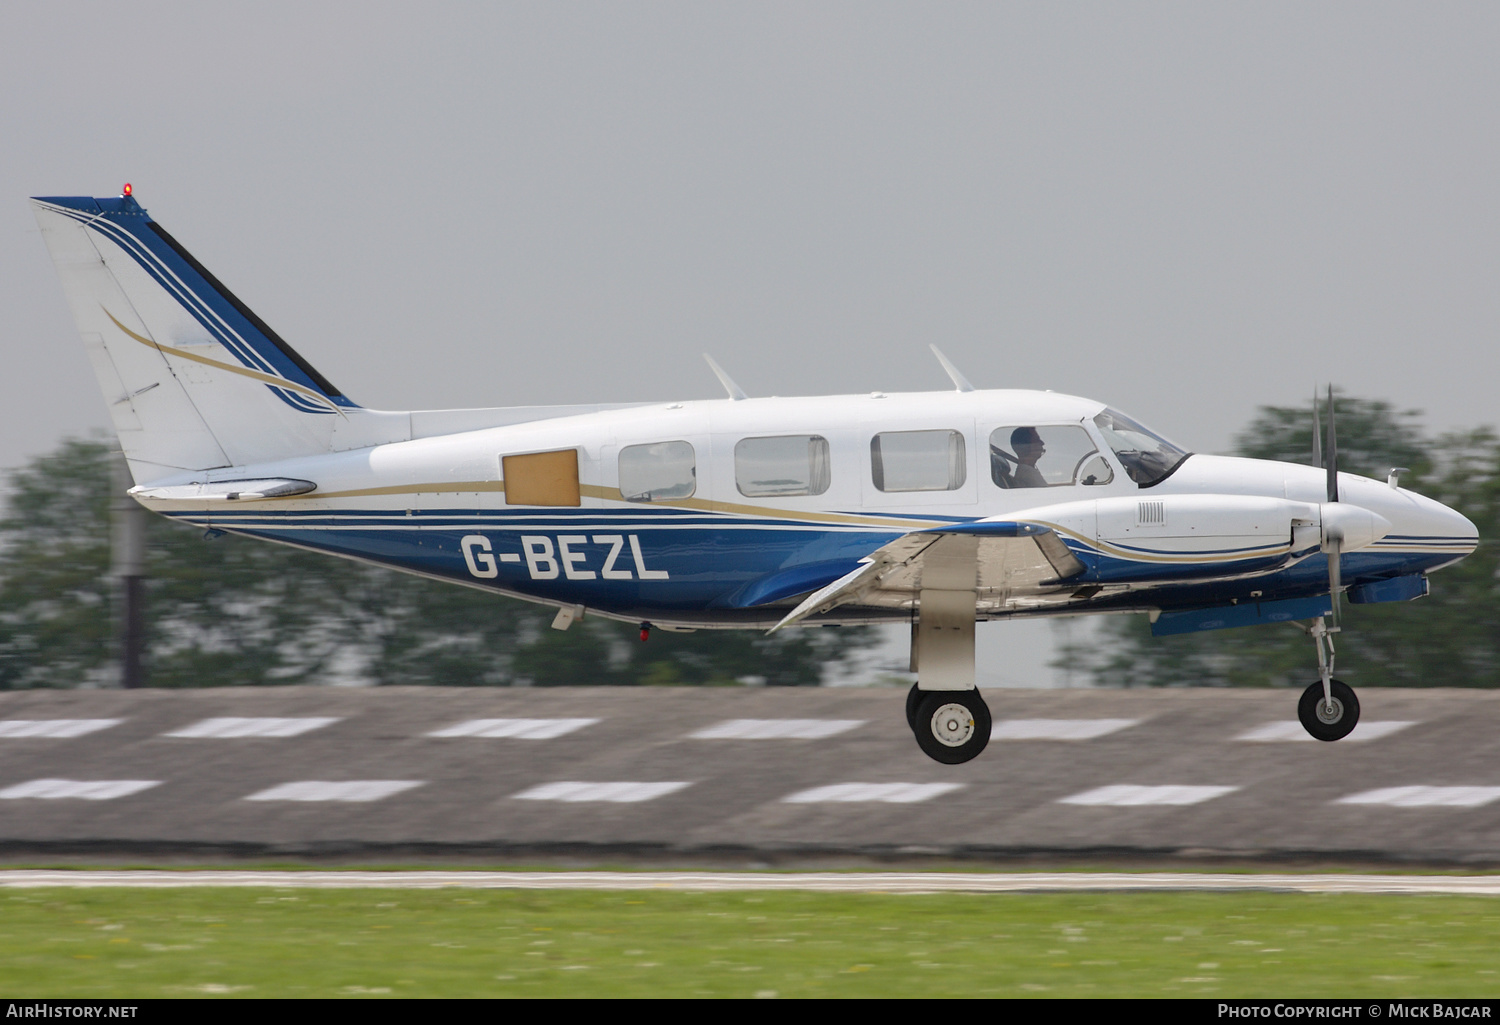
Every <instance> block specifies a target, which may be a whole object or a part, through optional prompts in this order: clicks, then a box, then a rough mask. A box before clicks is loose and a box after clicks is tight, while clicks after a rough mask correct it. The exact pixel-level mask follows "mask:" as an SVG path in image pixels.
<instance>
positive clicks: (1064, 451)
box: [990, 424, 1115, 488]
mask: <svg viewBox="0 0 1500 1025" xmlns="http://www.w3.org/2000/svg"><path fill="white" fill-rule="evenodd" d="M1114 476H1115V472H1114V470H1112V469H1111V468H1110V465H1109V461H1108V460H1107V459H1105V458H1104V457H1103V456H1101V455H1100V454H1099V449H1098V446H1097V445H1095V444H1094V439H1093V438H1091V437H1090V436H1089V433H1088V431H1086V430H1084V429H1083V428H1082V427H1080V426H1078V425H1076V424H1053V425H1050V426H1049V425H1040V426H1032V425H1029V424H1027V425H1022V426H1019V427H1015V426H1012V427H997V428H996V429H995V430H994V431H992V432H991V433H990V478H991V479H992V480H993V481H994V482H995V485H996V487H1002V488H1058V487H1066V486H1068V485H1071V484H1108V483H1109V482H1110V481H1112V480H1114Z"/></svg>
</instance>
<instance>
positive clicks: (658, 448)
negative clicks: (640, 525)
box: [620, 441, 698, 502]
mask: <svg viewBox="0 0 1500 1025" xmlns="http://www.w3.org/2000/svg"><path fill="white" fill-rule="evenodd" d="M697 490H698V457H697V454H696V453H695V452H694V451H693V446H692V445H690V444H689V443H687V442H685V441H658V442H657V443H656V444H654V445H629V446H626V447H625V448H622V449H620V495H621V496H622V497H623V498H624V499H625V501H627V502H667V501H671V500H672V499H674V498H689V497H691V496H692V494H693V492H694V491H697Z"/></svg>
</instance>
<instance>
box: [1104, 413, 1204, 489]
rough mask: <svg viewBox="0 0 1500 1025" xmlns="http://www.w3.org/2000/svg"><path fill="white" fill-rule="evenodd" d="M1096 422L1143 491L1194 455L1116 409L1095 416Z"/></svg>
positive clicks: (1106, 440)
mask: <svg viewBox="0 0 1500 1025" xmlns="http://www.w3.org/2000/svg"><path fill="white" fill-rule="evenodd" d="M1094 423H1096V424H1098V426H1099V431H1100V433H1102V434H1103V435H1104V440H1105V442H1107V443H1108V445H1109V447H1110V448H1112V449H1114V450H1115V455H1117V456H1119V457H1120V462H1121V463H1123V464H1124V465H1125V472H1126V473H1127V474H1129V475H1130V479H1131V480H1133V481H1135V482H1136V483H1137V484H1139V485H1140V486H1141V487H1143V488H1149V487H1150V486H1151V485H1153V484H1156V483H1159V482H1161V481H1163V480H1165V479H1166V478H1167V477H1168V476H1169V475H1170V474H1171V473H1172V471H1173V470H1175V469H1177V467H1178V465H1179V464H1180V463H1181V462H1182V461H1183V460H1184V459H1186V458H1187V457H1188V456H1189V455H1191V453H1189V452H1184V451H1183V450H1182V449H1180V448H1178V447H1177V446H1176V445H1174V444H1172V443H1171V442H1170V441H1168V440H1166V439H1165V438H1163V437H1161V436H1159V435H1157V434H1156V433H1154V432H1153V431H1149V430H1147V429H1146V428H1145V427H1142V426H1141V425H1140V424H1138V423H1136V422H1135V421H1134V420H1132V419H1130V417H1128V416H1126V415H1125V414H1124V413H1121V412H1118V411H1117V410H1113V409H1106V410H1105V411H1104V412H1102V413H1100V414H1099V415H1098V416H1096V417H1094Z"/></svg>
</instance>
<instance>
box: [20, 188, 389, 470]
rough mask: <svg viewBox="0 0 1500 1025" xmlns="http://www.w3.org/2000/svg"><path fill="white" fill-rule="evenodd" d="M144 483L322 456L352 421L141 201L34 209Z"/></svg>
mask: <svg viewBox="0 0 1500 1025" xmlns="http://www.w3.org/2000/svg"><path fill="white" fill-rule="evenodd" d="M32 206H33V208H34V210H35V213H36V218H37V222H38V224H40V225H41V229H42V237H43V239H44V240H45V241H46V243H47V248H48V250H49V251H50V253H51V255H52V260H53V263H55V264H56V266H57V271H58V274H59V276H60V277H61V278H62V282H63V290H64V291H65V292H66V293H67V298H68V303H69V305H70V306H71V307H72V310H73V318H74V320H75V321H76V322H77V324H78V330H79V332H80V333H81V334H82V335H83V343H84V347H85V349H87V351H88V355H89V360H90V362H91V363H92V364H93V368H94V374H95V375H96V376H97V377H98V379H99V387H100V388H101V389H102V390H103V392H104V400H105V402H106V403H107V404H108V406H109V411H110V416H111V418H112V419H113V420H114V425H115V430H116V431H118V432H119V435H120V445H121V447H122V448H123V449H124V451H125V457H126V459H127V460H128V461H129V463H130V469H131V474H132V475H133V476H134V477H135V480H136V481H137V482H138V483H144V482H146V481H151V480H158V479H161V478H164V477H171V476H176V475H178V474H180V473H181V472H182V471H191V470H208V469H214V468H217V467H224V466H242V465H246V464H250V463H259V462H268V461H273V460H277V459H284V458H289V457H292V456H298V455H311V454H315V453H319V452H326V451H328V450H329V448H330V445H331V442H332V439H333V437H334V434H335V430H336V425H337V423H339V422H340V421H343V420H345V419H346V416H347V414H348V413H357V412H359V411H360V410H359V407H358V406H356V405H354V403H352V402H350V401H349V400H348V399H346V398H345V397H344V396H343V395H341V394H340V393H339V392H338V391H337V389H335V388H334V387H333V386H332V385H331V384H329V383H328V381H327V379H325V378H324V377H323V376H322V375H321V374H319V373H318V372H317V371H316V370H314V369H313V368H312V367H311V366H310V365H308V363H307V362H306V361H305V360H303V359H302V358H301V357H300V356H298V355H297V353H296V352H294V351H293V350H292V348H291V347H290V346H288V345H287V344H286V343H285V342H284V341H282V340H281V338H280V337H279V336H277V334H276V333H275V332H274V331H272V330H271V329H270V328H269V327H267V326H266V324H265V323H264V322H263V321H262V320H261V319H260V318H259V317H257V316H256V315H255V314H254V313H252V312H251V311H250V310H249V309H248V308H246V306H245V305H244V304H243V303H241V302H240V301H239V300H238V299H237V298H235V296H234V294H233V293H231V292H230V291H229V290H228V289H226V288H225V287H224V286H223V285H222V284H220V283H219V281H218V280H217V279H216V278H215V277H214V276H213V275H212V274H210V273H209V272H208V271H207V270H206V269H204V267H203V266H202V265H201V264H199V263H198V261H197V260H195V259H193V257H192V255H191V254H189V253H188V252H187V250H185V249H183V248H182V246H180V245H179V244H178V243H177V242H176V240H174V239H173V238H172V237H171V236H170V235H168V234H167V233H166V232H165V231H163V230H162V229H161V227H160V226H159V225H157V224H156V223H155V222H154V221H152V220H151V218H150V217H149V216H148V215H147V214H146V211H145V210H144V209H142V208H141V207H140V205H138V204H137V203H136V202H135V200H134V199H133V198H132V197H130V196H128V195H126V196H120V197H116V198H105V199H93V198H88V197H56V198H39V199H33V200H32Z"/></svg>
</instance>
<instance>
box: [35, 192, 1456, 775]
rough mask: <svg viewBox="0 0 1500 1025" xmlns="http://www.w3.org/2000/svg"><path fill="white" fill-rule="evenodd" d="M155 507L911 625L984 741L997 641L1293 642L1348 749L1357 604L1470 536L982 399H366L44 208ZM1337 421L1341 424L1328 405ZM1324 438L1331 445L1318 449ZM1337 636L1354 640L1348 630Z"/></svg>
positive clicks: (667, 618) (124, 213)
mask: <svg viewBox="0 0 1500 1025" xmlns="http://www.w3.org/2000/svg"><path fill="white" fill-rule="evenodd" d="M32 203H33V205H34V207H35V212H36V218H37V221H38V222H39V223H40V225H41V228H42V235H43V237H44V238H45V240H46V243H47V247H48V249H49V250H50V251H51V255H52V259H53V261H54V262H55V263H56V265H57V270H58V273H59V274H60V275H61V277H62V281H63V287H64V290H65V291H66V293H67V297H68V301H69V303H70V304H71V306H72V310H73V316H74V318H75V319H76V320H77V323H78V329H79V331H80V332H81V333H82V335H83V342H84V346H85V348H86V349H87V351H88V355H89V359H90V360H91V362H92V363H93V367H94V372H95V374H96V375H97V376H98V379H99V384H100V387H101V388H102V389H103V391H104V396H105V401H106V402H107V403H108V405H109V411H110V415H111V417H112V418H113V420H114V425H115V429H116V430H117V431H118V433H119V438H120V445H121V447H122V449H123V450H124V454H125V458H126V459H127V461H128V462H129V466H130V471H131V473H132V475H133V476H134V480H135V486H134V487H133V488H131V489H130V494H131V495H132V496H134V497H135V499H136V500H137V501H139V502H140V503H141V504H142V505H144V506H146V507H147V508H149V509H151V510H153V511H155V512H158V513H160V514H162V515H163V516H167V517H169V518H171V519H175V520H180V521H183V522H186V523H191V524H195V525H197V526H200V527H204V528H207V530H208V531H210V532H215V531H228V532H231V533H236V534H244V535H247V536H250V537H257V538H263V539H265V540H269V541H279V542H282V543H284V544H290V545H296V546H298V547H302V548H310V549H315V550H318V551H322V552H328V553H332V554H335V555H342V556H347V557H352V558H356V559H361V560H364V561H367V562H372V563H377V564H380V565H383V566H389V567H393V568H395V569H400V570H404V571H406V572H409V573H416V574H420V575H423V576H429V577H436V578H439V579H443V580H448V581H452V582H454V583H459V584H466V585H469V586H471V587H479V588H484V589H487V590H490V591H494V592H497V593H500V594H506V595H511V596H514V597H517V598H524V599H526V600H528V601H533V602H540V603H543V604H546V605H552V606H555V607H556V608H557V609H558V613H557V617H556V619H555V620H554V622H553V626H555V627H557V628H559V629H567V627H568V626H569V625H570V624H571V623H572V622H573V621H574V620H576V619H578V618H579V617H582V616H584V615H596V616H604V617H608V618H611V619H620V620H628V621H630V622H632V623H638V624H640V628H641V631H642V636H643V637H645V636H646V635H647V634H648V633H649V631H650V630H651V628H652V627H653V626H655V627H658V628H661V629H666V630H698V629H755V630H772V631H774V630H783V629H787V628H791V627H800V628H807V627H819V626H836V625H841V624H849V623H891V622H901V623H909V624H910V625H911V667H912V669H913V670H914V671H915V672H916V674H917V679H918V682H917V683H916V685H915V686H914V687H913V688H912V690H911V693H910V695H909V697H908V700H907V719H908V722H909V724H910V725H911V728H912V731H913V733H915V735H916V739H917V743H918V745H919V746H920V747H921V749H922V750H923V751H924V752H926V753H927V754H928V755H929V756H930V757H932V758H934V759H936V760H937V761H939V762H945V763H949V764H956V763H960V762H965V761H968V760H969V759H971V758H973V757H974V756H975V755H977V754H978V753H979V752H980V751H981V750H983V748H984V746H985V744H986V743H987V742H988V740H989V735H990V713H989V710H988V708H987V707H986V705H985V703H984V700H983V698H981V697H980V695H979V692H978V691H977V690H976V688H975V683H974V624H975V622H976V621H978V620H992V619H1006V618H1010V617H1016V616H1038V615H1068V614H1079V613H1088V612H1146V613H1149V615H1150V617H1151V622H1152V630H1153V632H1154V633H1157V634H1173V633H1181V632H1186V631H1199V630H1214V629H1219V628H1223V627H1234V626H1244V625H1249V624H1254V623H1275V622H1294V623H1297V624H1299V625H1301V626H1302V627H1303V629H1305V630H1306V631H1307V632H1308V633H1309V635H1310V636H1311V637H1312V638H1313V640H1314V642H1315V645H1316V649H1317V658H1318V669H1319V676H1318V680H1317V681H1316V682H1314V683H1313V684H1312V685H1311V686H1309V687H1308V688H1307V690H1306V692H1305V693H1304V694H1303V695H1302V699H1301V701H1300V703H1299V705H1298V712H1299V718H1300V719H1301V721H1302V723H1303V725H1304V726H1305V727H1306V728H1307V731H1308V732H1309V733H1310V734H1312V735H1313V736H1314V737H1317V738H1318V739H1320V740H1337V739H1339V738H1341V737H1344V736H1346V735H1348V733H1349V731H1350V730H1352V729H1353V728H1354V725H1355V723H1356V722H1357V721H1358V718H1359V703H1358V701H1357V699H1356V698H1355V695H1354V692H1353V691H1352V690H1351V689H1350V688H1349V687H1347V686H1346V685H1344V684H1343V683H1342V682H1340V681H1338V680H1336V679H1334V678H1333V676H1332V673H1333V643H1332V642H1333V636H1332V635H1333V634H1334V633H1335V632H1337V630H1338V618H1337V614H1338V602H1339V596H1340V595H1341V594H1344V593H1346V594H1347V596H1348V599H1349V600H1350V601H1352V602H1356V603H1364V602H1388V601H1406V600H1409V599H1412V598H1417V597H1420V596H1422V595H1424V594H1426V593H1427V589H1428V581H1427V574H1428V573H1430V572H1431V571H1433V570H1435V569H1438V568H1440V567H1443V566H1446V565H1449V564H1451V563H1453V562H1456V561H1458V560H1459V559H1461V558H1463V556H1465V555H1467V554H1468V553H1469V552H1471V551H1473V549H1474V547H1475V545H1476V544H1477V543H1478V537H1477V531H1476V530H1475V527H1474V524H1472V523H1470V522H1469V521H1468V520H1467V519H1465V518H1464V517H1463V516H1461V515H1460V514H1458V513H1457V512H1454V511H1453V510H1452V509H1449V508H1447V507H1445V506H1443V505H1440V504H1438V503H1437V502H1434V501H1432V500H1430V499H1427V498H1423V497H1422V496H1421V495H1417V494H1414V493H1412V492H1411V491H1408V490H1406V489H1404V488H1401V487H1400V486H1399V480H1398V477H1399V474H1398V473H1396V472H1394V471H1393V473H1392V475H1391V477H1390V479H1389V480H1388V481H1384V482H1382V481H1376V480H1370V479H1367V478H1364V477H1357V476H1353V475H1351V474H1343V473H1339V472H1338V470H1337V441H1336V435H1335V431H1334V410H1333V408H1332V405H1331V398H1332V395H1331V392H1330V405H1329V407H1328V410H1327V414H1328V433H1327V438H1328V440H1327V459H1326V460H1324V461H1325V462H1326V463H1327V466H1326V468H1318V467H1310V466H1300V465H1294V464H1290V463H1278V462H1268V461H1264V460H1255V459H1238V458H1229V457H1225V456H1212V455H1203V454H1197V455H1194V454H1192V453H1189V452H1188V451H1186V450H1184V449H1182V448H1180V447H1178V446H1177V445H1175V444H1173V443H1172V442H1170V441H1168V440H1166V439H1165V438H1162V437H1161V436H1160V435H1158V434H1156V433H1155V432H1153V431H1151V430H1150V429H1148V428H1146V427H1145V426H1143V425H1142V424H1140V423H1139V422H1138V421H1136V420H1134V419H1132V418H1131V417H1129V416H1126V415H1125V414H1123V413H1121V412H1119V411H1117V410H1114V409H1110V408H1107V407H1106V406H1104V405H1103V404H1102V403H1099V402H1095V401H1092V400H1090V399H1083V398H1076V397H1074V396H1071V395H1058V394H1053V393H1051V392H1035V391H977V390H975V389H974V388H973V387H972V386H971V385H970V384H969V383H968V381H967V380H965V379H964V377H963V375H962V374H961V373H959V372H958V370H957V369H956V368H955V367H953V365H952V364H951V363H949V362H948V360H947V359H945V358H944V357H943V356H942V354H941V353H937V355H938V358H939V360H940V361H941V362H942V365H943V367H944V369H945V370H946V371H947V373H948V375H949V377H950V378H951V380H952V381H953V384H954V388H955V390H954V391H946V392H926V393H915V394H886V393H884V392H875V393H872V394H869V395H838V396H831V397H820V398H749V397H747V396H746V395H745V394H744V392H743V391H741V390H740V389H739V387H738V386H736V385H735V384H734V382H733V381H732V380H730V379H729V377H728V375H726V374H724V372H723V371H722V370H720V369H719V367H718V366H717V365H716V364H712V361H711V360H710V364H711V366H712V367H713V369H714V371H715V373H716V374H718V376H719V378H720V380H721V382H722V383H723V384H724V386H725V388H726V390H727V391H728V392H729V398H727V399H718V400H711V401H683V402H667V403H651V404H632V405H614V406H608V405H605V406H598V405H593V406H528V407H512V408H503V409H459V410H443V411H413V412H385V411H379V410H372V409H365V408H363V407H361V406H359V405H356V404H355V403H354V402H353V401H351V400H350V399H349V398H347V397H346V396H345V395H344V394H343V393H342V392H340V391H339V390H338V389H337V388H335V387H334V386H333V385H332V384H331V383H330V382H329V381H328V379H327V378H325V377H324V376H323V375H322V374H320V373H318V372H317V371H316V370H314V369H313V367H312V366H311V365H310V364H309V363H308V362H307V361H306V360H304V359H303V358H302V357H301V356H299V355H298V354H297V353H296V352H295V351H293V350H292V348H291V347H290V346H289V345H287V344H286V342H284V341H283V340H282V339H281V338H280V337H279V336H278V335H277V334H276V333H275V332H274V331H272V330H271V329H270V328H269V327H268V326H267V325H266V324H265V322H264V321H262V320H261V319H260V318H259V317H257V316H256V315H255V314H254V313H252V312H251V311H250V310H249V309H248V308H247V307H246V306H245V305H244V304H243V303H241V302H240V301H239V300H238V299H237V298H235V296H234V295H233V294H232V293H231V292H230V291H229V290H228V289H227V288H225V287H224V286H223V285H222V284H220V283H219V281H218V279H216V278H215V277H214V276H213V275H212V274H211V273H209V272H208V270H206V269H205V268H204V267H203V266H202V265H201V264H200V263H198V261H197V260H195V259H194V258H193V257H192V256H191V255H190V254H189V253H188V251H187V250H186V249H184V248H183V247H182V246H181V245H180V244H179V243H178V242H177V241H176V240H175V239H174V238H173V237H172V236H171V235H169V234H167V232H166V231H164V230H163V229H162V227H161V225H159V224H157V223H156V222H155V221H153V220H152V219H151V218H150V217H149V216H148V215H147V213H146V211H145V210H144V209H143V208H142V207H141V206H140V205H139V204H138V203H137V202H136V201H135V199H134V198H133V197H132V196H131V195H130V194H129V189H128V187H127V189H126V192H125V194H123V195H121V196H117V197H110V198H103V199H92V198H86V197H66V198H45V199H34V200H33V201H32ZM1315 415H1316V412H1315ZM1314 436H1315V437H1317V432H1316V430H1315V434H1314ZM1330 617H1331V618H1332V624H1331V625H1330Z"/></svg>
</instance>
